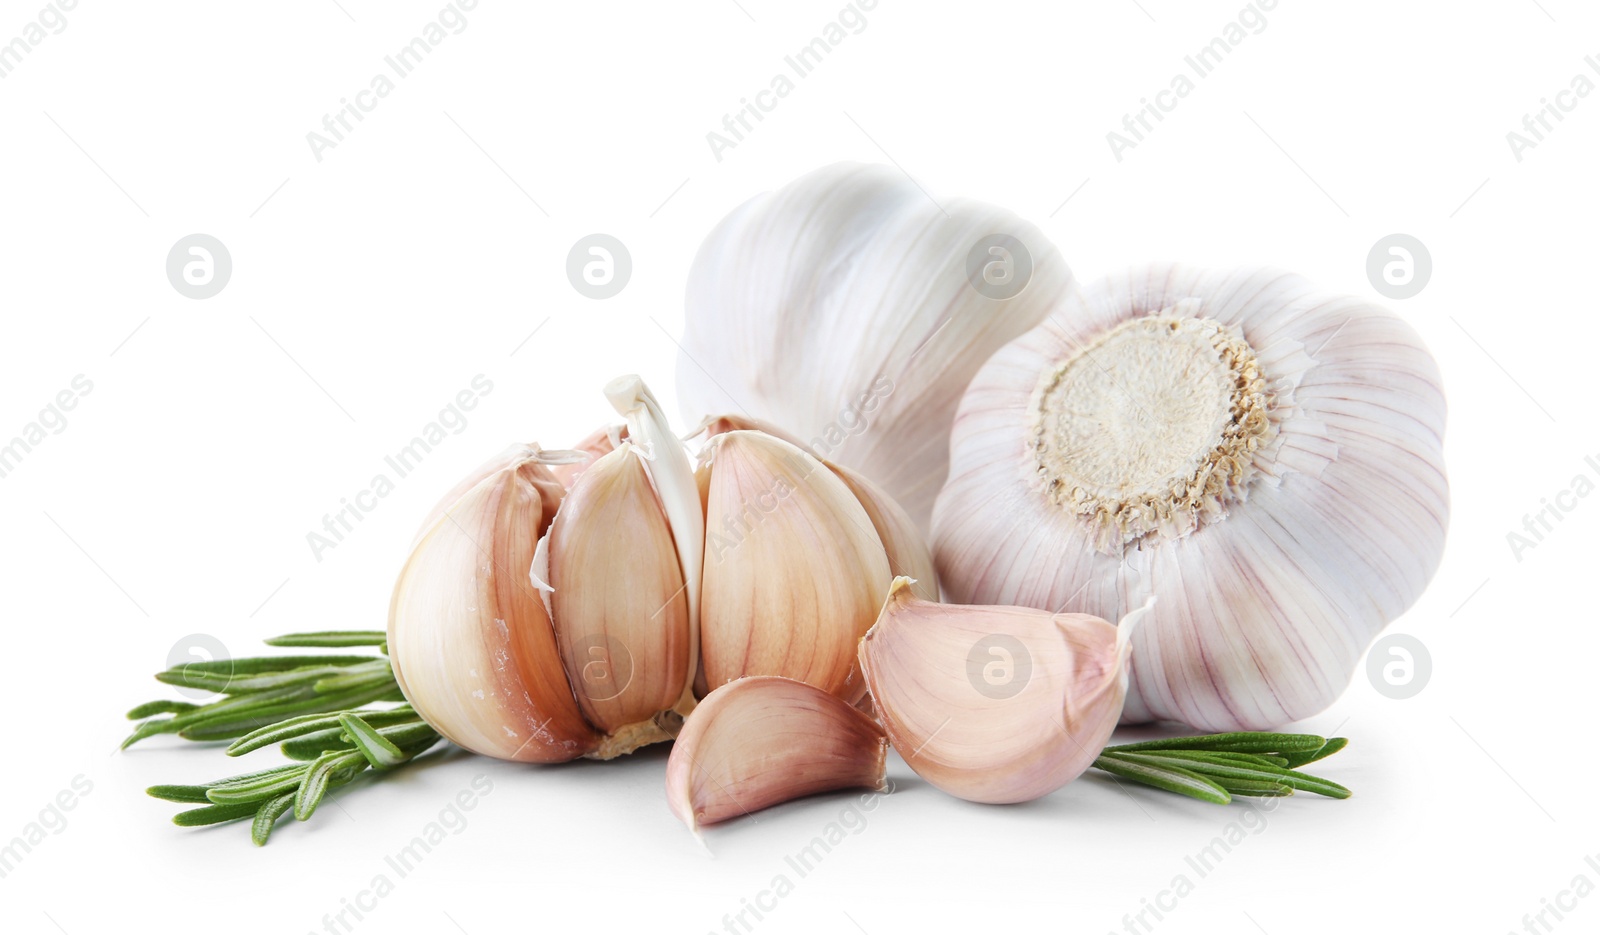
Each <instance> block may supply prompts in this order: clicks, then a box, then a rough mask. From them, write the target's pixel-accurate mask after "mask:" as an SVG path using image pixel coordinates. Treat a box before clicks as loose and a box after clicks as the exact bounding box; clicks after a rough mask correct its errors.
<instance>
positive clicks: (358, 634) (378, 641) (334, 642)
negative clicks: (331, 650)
mask: <svg viewBox="0 0 1600 935" xmlns="http://www.w3.org/2000/svg"><path fill="white" fill-rule="evenodd" d="M388 638H389V635H388V634H387V633H385V632H384V631H382V630H324V631H322V632H319V633H291V634H289V635H287V636H275V637H273V638H272V639H270V640H267V641H266V643H267V645H268V646H333V647H336V646H382V645H383V644H384V642H385V641H387V640H388Z"/></svg>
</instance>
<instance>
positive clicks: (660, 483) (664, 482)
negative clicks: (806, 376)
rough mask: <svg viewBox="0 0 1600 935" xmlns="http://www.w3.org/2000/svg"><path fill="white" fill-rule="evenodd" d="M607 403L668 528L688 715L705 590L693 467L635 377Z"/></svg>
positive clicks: (701, 506)
mask: <svg viewBox="0 0 1600 935" xmlns="http://www.w3.org/2000/svg"><path fill="white" fill-rule="evenodd" d="M605 394H606V399H608V400H610V402H611V406H612V408H613V409H615V410H616V411H617V413H618V414H619V415H621V416H622V417H623V418H624V419H626V420H627V423H628V438H629V439H631V440H632V442H633V443H634V444H635V445H636V446H638V449H639V452H640V455H641V456H642V457H643V458H644V459H645V461H646V465H647V466H646V470H647V472H648V473H649V475H650V483H651V484H652V485H653V486H654V487H655V490H656V497H657V498H658V499H659V501H660V503H661V509H662V511H663V512H664V513H665V514H666V517H667V524H668V526H670V527H671V529H672V545H673V548H674V549H675V550H676V551H677V553H678V567H679V568H680V569H681V570H682V572H683V580H684V583H685V585H686V587H685V589H684V595H685V598H686V600H687V603H688V610H689V665H688V667H687V669H686V671H685V673H684V681H683V692H682V697H681V698H680V700H679V702H678V705H677V710H678V712H679V713H681V714H687V713H688V712H689V711H690V710H691V709H692V708H693V707H694V703H695V696H696V692H695V677H696V674H697V673H698V672H699V671H700V646H701V637H700V612H701V611H700V608H701V596H700V595H701V590H702V589H703V587H704V584H703V578H704V575H703V573H702V569H703V566H704V562H705V543H706V517H705V501H704V499H703V498H702V496H701V492H700V487H699V482H698V479H697V478H696V476H695V470H694V466H693V465H692V464H690V463H689V453H688V451H687V450H686V449H685V448H684V445H683V441H682V440H681V439H679V438H678V437H677V436H676V435H674V434H673V433H672V429H671V427H670V426H669V425H668V424H667V416H666V413H664V412H663V411H662V410H661V404H660V403H659V402H657V401H656V398H655V395H654V394H652V393H651V392H650V388H649V387H647V386H645V384H644V380H642V379H640V378H639V376H638V375H637V374H625V375H623V376H620V377H617V378H616V379H614V380H612V381H611V382H610V383H607V384H606V387H605Z"/></svg>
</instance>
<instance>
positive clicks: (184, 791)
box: [144, 786, 211, 804]
mask: <svg viewBox="0 0 1600 935" xmlns="http://www.w3.org/2000/svg"><path fill="white" fill-rule="evenodd" d="M144 791H145V794H146V795H149V796H151V797H152V798H157V799H162V800H164V801H167V802H194V803H204V804H210V802H211V800H210V799H208V798H206V787H205V786H151V787H150V788H148V789H146V790H144Z"/></svg>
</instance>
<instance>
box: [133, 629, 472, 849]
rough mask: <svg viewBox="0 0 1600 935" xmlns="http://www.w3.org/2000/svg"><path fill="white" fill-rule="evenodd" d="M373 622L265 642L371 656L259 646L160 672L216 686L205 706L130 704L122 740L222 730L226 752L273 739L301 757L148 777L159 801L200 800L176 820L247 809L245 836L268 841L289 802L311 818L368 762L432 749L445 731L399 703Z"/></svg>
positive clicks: (386, 764) (381, 768)
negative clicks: (162, 780) (130, 723)
mask: <svg viewBox="0 0 1600 935" xmlns="http://www.w3.org/2000/svg"><path fill="white" fill-rule="evenodd" d="M385 640H386V637H385V635H384V633H383V632H382V631H376V630H374V631H365V630H362V631H357V630H341V631H328V632H322V633H302V634H292V635H289V636H281V637H276V638H274V639H271V640H268V641H267V642H268V644H269V645H273V646H285V647H306V648H341V647H353V646H371V647H376V648H377V650H378V652H379V655H368V656H356V655H350V656H335V655H326V656H318V655H300V656H260V657H254V658H249V659H218V660H214V661H211V662H199V663H191V664H187V665H183V666H177V667H174V668H172V669H168V670H167V671H165V672H161V673H158V674H157V675H156V679H157V680H158V681H160V682H163V683H165V684H168V685H173V686H177V687H179V688H194V689H201V690H207V691H214V692H217V693H218V697H217V698H216V699H215V700H213V701H210V702H207V703H204V704H194V703H190V702H186V701H171V700H166V699H162V700H157V701H151V702H148V703H146V704H142V705H139V706H138V707H136V708H134V709H133V710H132V711H129V712H128V718H129V719H130V720H137V721H140V722H141V723H140V724H139V726H138V727H137V728H136V729H135V730H134V732H133V734H132V735H131V736H130V737H128V739H127V740H126V741H124V742H123V747H124V748H126V747H129V746H132V745H133V744H135V743H138V742H139V741H141V740H144V739H146V738H149V737H154V736H157V735H159V734H177V735H178V736H179V737H182V738H184V739H185V740H232V741H233V743H232V745H230V746H229V747H228V750H227V752H228V755H229V756H241V755H243V754H246V753H250V752H252V751H255V750H259V749H261V748H263V747H268V746H272V745H274V744H277V745H278V746H279V748H280V750H281V751H282V752H283V754H284V755H285V756H287V757H289V758H290V759H291V760H297V761H300V762H294V763H288V764H285V765H283V766H275V767H272V768H270V769H264V770H257V771H255V772H251V773H245V774H243V775H239V776H233V777H229V778H227V779H219V780H215V781H213V782H208V783H202V784H200V785H159V786H151V787H150V788H149V789H148V790H147V791H148V793H149V794H150V795H151V796H153V797H155V798H158V799H164V800H166V801H169V802H179V803H185V804H194V805H200V806H201V807H200V808H193V809H189V810H188V811H184V812H180V813H178V814H177V815H176V816H174V817H173V822H174V823H176V824H178V825H180V826H182V827H198V826H201V825H214V824H222V823H225V822H232V821H242V820H244V819H251V827H250V837H251V840H253V841H254V842H255V843H256V844H258V845H262V844H266V843H267V840H268V839H269V838H270V837H271V835H272V829H273V827H274V826H275V825H276V824H277V822H278V820H279V819H280V818H282V817H283V816H284V815H286V814H288V813H289V812H291V811H292V812H293V813H294V815H295V817H296V818H297V819H299V820H301V821H305V820H307V819H309V818H310V817H311V816H312V815H313V814H314V813H315V812H316V810H317V808H318V806H320V805H321V804H322V802H323V801H324V800H325V799H326V798H327V795H328V793H329V792H331V791H332V790H334V789H337V788H339V787H341V786H345V785H349V784H350V783H352V782H354V781H355V780H356V779H357V778H358V777H359V776H361V775H364V774H367V773H368V772H371V773H373V774H375V775H377V776H380V777H381V776H384V775H386V774H387V773H389V772H390V771H392V770H394V769H395V768H396V767H399V766H402V765H404V764H406V763H409V762H411V761H412V760H414V759H416V758H417V757H419V756H422V755H424V754H426V753H427V752H429V751H430V750H433V749H434V748H435V747H437V746H438V745H439V743H440V741H441V740H443V738H442V737H441V736H440V735H439V734H438V732H437V731H435V730H434V729H433V728H432V727H430V726H429V725H428V723H427V722H426V721H424V720H423V719H422V717H421V716H420V715H418V714H417V712H416V710H415V709H413V708H412V707H411V706H410V705H409V704H404V703H401V704H397V705H395V706H394V707H390V708H373V707H368V705H371V704H373V703H377V702H404V701H405V698H404V696H403V695H402V694H401V693H400V686H399V684H398V683H397V682H396V681H395V677H394V669H393V667H392V666H391V665H390V663H389V660H388V658H387V653H388V646H387V644H386V642H385Z"/></svg>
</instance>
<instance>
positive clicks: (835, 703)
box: [667, 676, 889, 829]
mask: <svg viewBox="0 0 1600 935" xmlns="http://www.w3.org/2000/svg"><path fill="white" fill-rule="evenodd" d="M888 746H889V744H888V740H887V738H886V737H885V736H884V733H883V729H882V728H880V727H879V726H878V725H877V724H876V723H875V722H874V721H873V720H872V719H871V718H870V717H867V716H866V715H865V714H862V713H861V712H860V711H857V710H856V709H855V708H852V707H851V706H850V705H849V704H847V703H845V702H844V701H842V700H840V699H839V698H837V697H836V696H834V695H831V694H829V693H827V692H825V691H823V690H821V689H820V688H814V687H812V686H810V685H807V684H805V683H804V682H796V681H794V680H792V679H786V678H780V677H778V676H751V677H749V678H742V679H737V680H735V681H733V682H729V683H728V684H726V685H723V686H722V687H720V688H718V689H717V690H716V691H714V692H712V693H711V694H710V695H707V696H706V697H705V698H704V699H703V700H702V701H701V702H700V704H699V705H698V706H697V707H696V708H695V709H694V712H693V713H692V714H690V715H689V717H688V719H687V720H686V721H685V722H684V725H683V730H682V732H681V733H679V735H678V739H677V741H676V742H675V743H674V744H673V746H672V755H671V757H670V758H669V759H668V760H667V804H668V805H669V806H670V807H671V808H672V813H673V814H674V815H677V816H678V818H679V819H680V820H682V821H683V823H684V824H686V825H688V826H689V827H690V828H691V829H698V827H699V826H700V825H707V824H715V823H716V822H719V821H726V820H728V819H730V818H738V817H741V816H743V815H748V814H750V813H752V812H756V811H760V810H761V809H763V808H767V807H768V806H772V805H777V804H779V803H782V802H788V801H790V800H792V799H797V798H800V797H802V796H807V795H815V794H817V793H819V792H831V791H834V790H838V789H855V788H861V789H871V790H874V791H879V792H881V791H883V790H884V789H885V788H887V783H886V781H885V773H884V763H885V758H886V757H887V755H888Z"/></svg>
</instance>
